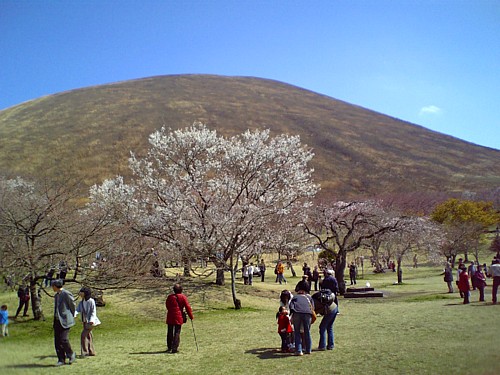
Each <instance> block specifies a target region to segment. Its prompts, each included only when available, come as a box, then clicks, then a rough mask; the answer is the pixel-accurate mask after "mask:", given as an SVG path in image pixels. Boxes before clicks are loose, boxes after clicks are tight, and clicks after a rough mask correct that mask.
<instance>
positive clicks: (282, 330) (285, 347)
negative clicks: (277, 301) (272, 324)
mask: <svg viewBox="0 0 500 375" xmlns="http://www.w3.org/2000/svg"><path fill="white" fill-rule="evenodd" d="M278 314H279V315H278V333H279V335H280V337H281V352H282V353H288V352H289V351H290V350H289V347H290V334H291V333H292V332H293V329H292V325H291V324H290V318H289V316H288V310H287V309H286V307H285V306H280V308H279V311H278Z"/></svg>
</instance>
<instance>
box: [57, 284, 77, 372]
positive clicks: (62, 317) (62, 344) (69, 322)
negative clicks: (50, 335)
mask: <svg viewBox="0 0 500 375" xmlns="http://www.w3.org/2000/svg"><path fill="white" fill-rule="evenodd" d="M51 284H52V290H53V291H54V292H55V293H56V295H55V296H54V345H55V348H56V353H57V360H58V361H57V363H56V366H62V365H64V364H65V363H66V358H68V359H69V364H70V365H71V364H72V363H73V362H75V359H76V353H75V352H74V351H73V349H71V343H70V341H69V330H70V328H71V327H73V326H74V325H75V312H76V307H75V300H74V298H73V294H71V292H69V291H67V290H66V289H64V288H63V285H64V281H63V280H61V279H57V280H53V281H52V283H51Z"/></svg>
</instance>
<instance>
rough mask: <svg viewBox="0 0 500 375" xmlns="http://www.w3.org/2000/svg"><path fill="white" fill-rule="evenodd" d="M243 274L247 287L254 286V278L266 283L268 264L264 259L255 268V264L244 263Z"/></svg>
mask: <svg viewBox="0 0 500 375" xmlns="http://www.w3.org/2000/svg"><path fill="white" fill-rule="evenodd" d="M241 274H242V277H243V283H244V284H245V285H252V284H253V278H254V276H256V277H260V281H261V282H264V278H265V276H266V264H265V263H264V259H261V261H260V263H258V264H257V265H255V266H254V264H253V263H250V264H248V263H247V262H246V263H244V264H243V267H242V269H241Z"/></svg>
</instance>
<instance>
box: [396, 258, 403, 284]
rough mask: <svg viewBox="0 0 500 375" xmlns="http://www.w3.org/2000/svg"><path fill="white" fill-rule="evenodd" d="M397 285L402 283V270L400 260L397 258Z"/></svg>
mask: <svg viewBox="0 0 500 375" xmlns="http://www.w3.org/2000/svg"><path fill="white" fill-rule="evenodd" d="M397 268H398V270H397V271H398V284H402V283H403V269H402V268H401V258H398V267H397Z"/></svg>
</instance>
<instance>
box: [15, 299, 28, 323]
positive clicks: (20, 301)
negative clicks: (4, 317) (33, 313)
mask: <svg viewBox="0 0 500 375" xmlns="http://www.w3.org/2000/svg"><path fill="white" fill-rule="evenodd" d="M29 305H30V300H27V301H25V300H24V299H21V298H19V307H18V308H17V311H16V318H17V316H18V315H19V313H20V312H21V310H22V308H23V306H24V312H23V316H26V315H28V307H29Z"/></svg>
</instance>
